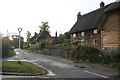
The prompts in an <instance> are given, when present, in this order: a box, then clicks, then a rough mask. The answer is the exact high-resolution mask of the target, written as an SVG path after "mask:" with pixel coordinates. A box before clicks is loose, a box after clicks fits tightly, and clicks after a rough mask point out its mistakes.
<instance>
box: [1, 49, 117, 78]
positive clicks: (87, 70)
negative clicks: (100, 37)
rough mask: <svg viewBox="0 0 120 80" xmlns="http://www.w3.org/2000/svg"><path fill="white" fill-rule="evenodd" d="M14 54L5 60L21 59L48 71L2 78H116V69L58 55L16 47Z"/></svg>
mask: <svg viewBox="0 0 120 80" xmlns="http://www.w3.org/2000/svg"><path fill="white" fill-rule="evenodd" d="M15 51H16V56H14V57H10V58H7V59H5V60H23V61H29V62H32V63H34V64H36V65H39V66H42V67H44V68H45V69H47V70H48V71H49V74H47V75H44V76H14V75H3V76H2V80H41V79H43V80H52V79H53V80H72V79H73V80H80V79H89V80H90V79H92V80H93V79H95V80H96V79H98V80H99V79H102V80H104V79H105V80H106V79H108V78H115V80H116V79H118V78H116V77H115V76H116V75H117V74H118V71H116V70H113V69H109V68H105V67H101V66H97V65H94V64H92V65H91V64H80V63H79V64H78V63H73V62H72V61H70V60H66V59H63V58H59V57H52V56H47V55H43V54H40V53H33V52H29V51H25V50H24V51H22V50H18V49H16V50H15Z"/></svg>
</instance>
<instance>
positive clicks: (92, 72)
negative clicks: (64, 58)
mask: <svg viewBox="0 0 120 80" xmlns="http://www.w3.org/2000/svg"><path fill="white" fill-rule="evenodd" d="M84 72H86V73H89V74H93V75H96V76H100V77H103V78H108V77H106V76H103V75H100V74H96V73H93V72H90V71H87V70H84Z"/></svg>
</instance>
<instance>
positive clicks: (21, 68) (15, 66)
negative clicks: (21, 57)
mask: <svg viewBox="0 0 120 80" xmlns="http://www.w3.org/2000/svg"><path fill="white" fill-rule="evenodd" d="M2 72H8V73H28V74H29V73H30V74H40V75H45V74H47V73H48V72H47V71H46V70H44V69H43V68H41V67H39V66H37V65H33V64H32V63H29V62H25V61H3V62H2Z"/></svg>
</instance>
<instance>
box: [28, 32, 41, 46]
mask: <svg viewBox="0 0 120 80" xmlns="http://www.w3.org/2000/svg"><path fill="white" fill-rule="evenodd" d="M38 35H39V34H37V33H36V32H35V33H34V36H33V37H32V38H31V39H30V43H31V44H36V40H37V39H36V38H37V37H38Z"/></svg>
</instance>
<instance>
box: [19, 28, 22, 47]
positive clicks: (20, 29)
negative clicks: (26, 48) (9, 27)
mask: <svg viewBox="0 0 120 80" xmlns="http://www.w3.org/2000/svg"><path fill="white" fill-rule="evenodd" d="M18 31H19V49H21V48H20V44H21V36H20V33H21V31H22V28H18Z"/></svg>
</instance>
